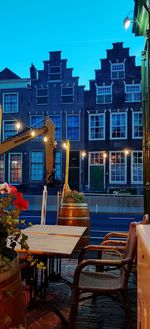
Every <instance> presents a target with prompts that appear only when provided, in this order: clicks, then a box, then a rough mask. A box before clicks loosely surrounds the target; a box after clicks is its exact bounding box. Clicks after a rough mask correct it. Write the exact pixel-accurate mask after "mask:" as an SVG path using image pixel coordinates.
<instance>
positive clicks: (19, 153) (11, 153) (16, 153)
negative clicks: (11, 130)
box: [8, 152, 22, 185]
mask: <svg viewBox="0 0 150 329" xmlns="http://www.w3.org/2000/svg"><path fill="white" fill-rule="evenodd" d="M11 155H20V156H21V180H20V182H18V183H14V182H10V163H11V162H10V160H11ZM8 182H9V184H13V185H20V184H21V183H22V153H21V152H10V153H9V157H8Z"/></svg>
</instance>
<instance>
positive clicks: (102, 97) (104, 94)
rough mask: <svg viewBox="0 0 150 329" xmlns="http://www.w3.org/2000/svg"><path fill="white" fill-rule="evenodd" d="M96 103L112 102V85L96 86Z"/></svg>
mask: <svg viewBox="0 0 150 329" xmlns="http://www.w3.org/2000/svg"><path fill="white" fill-rule="evenodd" d="M96 103H97V104H110V103H112V87H111V86H97V87H96Z"/></svg>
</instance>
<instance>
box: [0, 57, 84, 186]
mask: <svg viewBox="0 0 150 329" xmlns="http://www.w3.org/2000/svg"><path fill="white" fill-rule="evenodd" d="M43 66H44V67H43V69H42V70H37V69H36V67H35V66H34V65H33V64H32V65H31V67H30V78H29V79H21V78H19V77H18V76H16V75H15V74H14V73H13V72H11V71H10V70H9V69H7V68H6V69H4V70H3V71H2V72H0V103H1V104H2V109H3V123H2V131H3V134H2V141H5V140H6V139H7V138H10V137H12V136H13V135H15V134H17V133H18V132H19V131H18V129H17V128H16V121H17V120H18V119H19V120H21V121H22V123H23V126H26V127H34V128H40V127H42V126H43V125H44V119H45V116H49V117H50V118H51V119H52V121H53V122H54V124H55V129H56V135H55V139H56V142H57V147H56V150H55V156H54V158H55V160H54V161H55V164H54V166H55V178H56V179H58V180H62V181H64V175H65V150H64V149H63V148H62V144H63V142H64V141H65V140H67V139H69V140H70V143H71V151H70V173H69V180H70V184H71V186H72V187H73V188H76V189H79V188H80V179H81V178H80V165H81V161H80V154H81V152H82V149H83V148H84V86H79V85H78V79H79V78H78V77H73V76H72V71H73V69H72V68H67V60H66V59H61V51H53V52H50V53H49V60H45V61H44V62H43ZM0 159H1V176H0V180H1V181H4V180H7V181H8V182H9V183H10V184H19V185H23V186H24V188H25V187H28V186H30V190H31V189H34V187H35V190H36V186H37V185H38V186H39V187H40V186H41V187H42V186H43V178H44V144H43V142H42V137H37V138H35V139H33V140H32V141H30V142H26V143H25V144H23V145H21V146H18V147H17V148H15V149H13V150H12V151H11V152H8V154H5V155H3V156H2V155H1V157H0ZM14 167H15V168H14Z"/></svg>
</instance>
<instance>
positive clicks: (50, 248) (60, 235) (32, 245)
mask: <svg viewBox="0 0 150 329" xmlns="http://www.w3.org/2000/svg"><path fill="white" fill-rule="evenodd" d="M85 230H86V227H79V226H66V225H33V226H31V227H28V228H26V229H24V230H22V232H23V233H24V234H26V235H27V236H28V240H27V243H28V245H29V251H28V252H31V253H32V254H36V255H45V256H61V257H66V256H67V257H68V256H71V255H72V253H73V252H74V251H75V249H76V247H77V245H78V242H79V241H80V238H81V237H82V235H83V233H84V232H85ZM15 250H16V251H17V252H19V253H25V252H27V251H26V250H23V249H22V250H21V249H20V246H19V245H17V246H16V248H15Z"/></svg>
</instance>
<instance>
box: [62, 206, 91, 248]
mask: <svg viewBox="0 0 150 329" xmlns="http://www.w3.org/2000/svg"><path fill="white" fill-rule="evenodd" d="M57 224H58V225H70V226H86V227H87V229H86V231H85V233H84V234H83V236H82V238H81V240H80V245H79V249H80V248H82V247H84V246H86V245H87V244H89V238H90V215H89V208H88V204H87V203H70V202H69V203H67V202H63V203H61V204H60V208H59V212H58V221H57Z"/></svg>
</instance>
